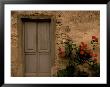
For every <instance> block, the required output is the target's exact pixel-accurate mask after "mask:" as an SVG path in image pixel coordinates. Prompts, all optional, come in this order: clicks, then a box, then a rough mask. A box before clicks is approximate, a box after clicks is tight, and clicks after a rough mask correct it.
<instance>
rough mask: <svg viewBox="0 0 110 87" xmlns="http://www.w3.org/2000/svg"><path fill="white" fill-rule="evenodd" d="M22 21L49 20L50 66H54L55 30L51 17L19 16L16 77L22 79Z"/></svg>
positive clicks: (23, 68) (54, 22) (53, 20)
mask: <svg viewBox="0 0 110 87" xmlns="http://www.w3.org/2000/svg"><path fill="white" fill-rule="evenodd" d="M23 19H29V20H37V19H38V20H40V19H50V20H51V22H50V29H51V32H52V33H51V34H52V35H51V36H52V37H51V40H52V41H51V47H50V48H51V49H50V50H51V57H52V58H51V59H52V62H51V63H52V64H51V65H52V66H53V65H54V62H55V61H54V60H55V30H56V27H55V26H56V21H55V19H56V18H55V17H53V16H44V15H43V16H19V17H18V19H17V23H18V24H17V31H18V43H17V44H18V49H17V52H18V59H17V60H18V61H17V62H18V65H19V66H18V74H17V76H21V77H23V76H24V74H25V64H24V62H25V60H24V53H23V48H24V47H23V25H24V24H23Z"/></svg>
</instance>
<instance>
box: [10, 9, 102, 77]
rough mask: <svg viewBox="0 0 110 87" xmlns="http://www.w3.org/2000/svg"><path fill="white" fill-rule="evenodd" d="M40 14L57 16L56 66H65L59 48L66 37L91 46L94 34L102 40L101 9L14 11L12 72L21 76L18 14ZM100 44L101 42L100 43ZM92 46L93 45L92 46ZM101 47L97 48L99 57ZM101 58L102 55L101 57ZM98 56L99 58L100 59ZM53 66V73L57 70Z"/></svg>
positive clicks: (12, 20)
mask: <svg viewBox="0 0 110 87" xmlns="http://www.w3.org/2000/svg"><path fill="white" fill-rule="evenodd" d="M21 15H22V16H38V15H41V16H43V15H48V16H54V17H55V18H56V32H55V34H56V37H55V44H56V46H55V48H56V49H55V54H56V55H55V64H54V65H55V66H57V67H58V68H59V67H60V68H63V67H64V65H63V64H62V63H61V62H60V58H59V57H58V48H59V47H62V46H63V45H64V44H62V43H63V40H64V39H65V38H68V37H69V38H71V39H72V40H73V41H74V42H75V43H76V44H80V42H82V41H83V42H85V43H87V44H89V45H88V46H90V40H91V37H92V36H97V37H98V39H99V42H100V12H99V11H12V12H11V74H12V76H19V73H20V72H21V71H20V70H21V69H20V66H21V64H19V63H18V51H17V50H18V45H19V44H17V43H18V36H19V35H18V29H17V24H18V23H17V17H18V16H21ZM99 44H100V43H99ZM90 47H91V46H90ZM99 50H100V49H99V47H98V49H97V50H96V52H97V53H98V57H99V54H100V53H99ZM99 58H100V57H99ZM99 58H98V59H99ZM98 62H99V60H98ZM54 68H55V67H54V66H53V68H52V74H53V72H55V69H54Z"/></svg>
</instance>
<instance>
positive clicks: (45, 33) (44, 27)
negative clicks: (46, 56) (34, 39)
mask: <svg viewBox="0 0 110 87" xmlns="http://www.w3.org/2000/svg"><path fill="white" fill-rule="evenodd" d="M49 30H50V29H49V23H48V22H41V23H38V32H39V34H38V47H39V51H41V50H44V51H49V35H50V33H49Z"/></svg>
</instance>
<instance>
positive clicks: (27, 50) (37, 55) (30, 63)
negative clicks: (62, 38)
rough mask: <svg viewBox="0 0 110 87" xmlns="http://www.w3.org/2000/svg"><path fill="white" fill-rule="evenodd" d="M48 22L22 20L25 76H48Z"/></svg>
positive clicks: (49, 65) (49, 59)
mask: <svg viewBox="0 0 110 87" xmlns="http://www.w3.org/2000/svg"><path fill="white" fill-rule="evenodd" d="M50 33H51V32H50V22H49V21H37V22H36V21H27V22H24V35H23V36H24V60H25V76H41V77H45V76H50V71H51V70H50V69H51V57H50V52H51V51H50V45H51V40H50V37H51V34H50Z"/></svg>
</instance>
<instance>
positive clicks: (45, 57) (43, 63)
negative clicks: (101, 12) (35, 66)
mask: <svg viewBox="0 0 110 87" xmlns="http://www.w3.org/2000/svg"><path fill="white" fill-rule="evenodd" d="M47 72H50V57H49V54H48V53H45V52H44V53H43V52H42V53H39V73H47Z"/></svg>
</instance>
